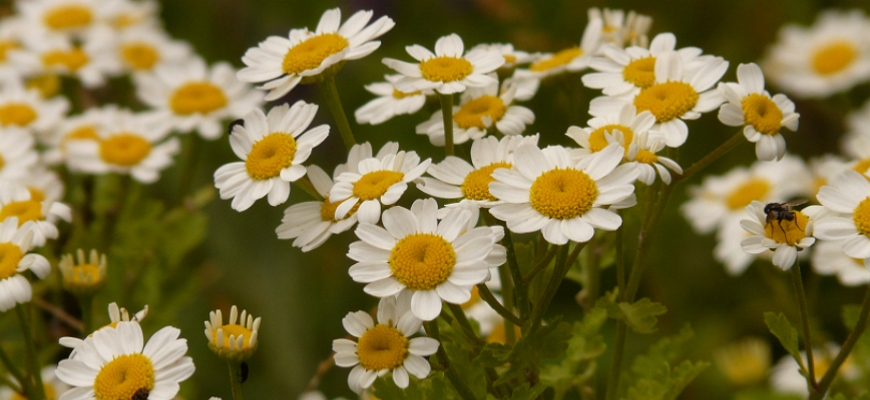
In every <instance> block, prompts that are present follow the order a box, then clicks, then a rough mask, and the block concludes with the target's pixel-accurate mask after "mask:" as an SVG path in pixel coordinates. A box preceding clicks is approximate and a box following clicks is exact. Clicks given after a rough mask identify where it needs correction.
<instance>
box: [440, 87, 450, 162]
mask: <svg viewBox="0 0 870 400" xmlns="http://www.w3.org/2000/svg"><path fill="white" fill-rule="evenodd" d="M438 99H440V100H441V118H442V119H443V121H444V155H447V156H452V155H453V93H450V94H441V93H439V94H438Z"/></svg>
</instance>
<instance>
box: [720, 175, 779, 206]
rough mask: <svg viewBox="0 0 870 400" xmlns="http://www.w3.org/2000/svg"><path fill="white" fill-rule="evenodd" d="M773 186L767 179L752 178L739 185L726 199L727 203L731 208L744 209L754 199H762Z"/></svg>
mask: <svg viewBox="0 0 870 400" xmlns="http://www.w3.org/2000/svg"><path fill="white" fill-rule="evenodd" d="M771 188H773V186H772V185H771V184H770V182H768V181H767V180H766V179H761V178H752V179H750V180H748V181H746V182H745V183H743V184H742V185H740V186H738V187H737V188H735V189H734V191H732V192H731V194H729V195H728V197H727V198H726V199H725V204H727V205H728V208H729V209H731V210H735V211H736V210H742V209H744V208H746V206H748V205H749V204H750V203H752V201H753V200H759V201H760V200H761V199H763V198H764V196H767V193H768V192H770V189H771Z"/></svg>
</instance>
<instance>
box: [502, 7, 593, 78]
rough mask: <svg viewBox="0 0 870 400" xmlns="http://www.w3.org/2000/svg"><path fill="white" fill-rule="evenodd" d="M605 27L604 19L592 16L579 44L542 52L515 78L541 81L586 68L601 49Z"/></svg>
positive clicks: (519, 70) (518, 72) (520, 70)
mask: <svg viewBox="0 0 870 400" xmlns="http://www.w3.org/2000/svg"><path fill="white" fill-rule="evenodd" d="M603 29H604V21H603V20H602V19H601V18H590V19H589V23H588V24H587V25H586V29H585V30H584V31H583V37H582V38H581V39H580V45H579V46H573V47H569V48H567V49H564V50H560V51H558V52H556V53H549V54H541V55H540V56H539V57H538V59H537V60H536V61H535V62H533V63H532V64H531V65H529V68H528V69H518V70H517V71H516V73H515V74H514V78H515V79H517V80H529V79H531V80H538V81H540V80H541V79H544V78H546V77H550V76H555V75H559V74H562V73H566V72H578V71H582V70H584V69H586V68H587V67H588V66H589V62H590V60H592V57H593V56H594V55H596V54H597V53H598V51H599V46H600V45H601V34H602V32H603Z"/></svg>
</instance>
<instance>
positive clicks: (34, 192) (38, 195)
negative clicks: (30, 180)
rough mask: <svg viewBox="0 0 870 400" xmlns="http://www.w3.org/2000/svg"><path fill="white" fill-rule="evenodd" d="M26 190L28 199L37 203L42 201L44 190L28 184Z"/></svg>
mask: <svg viewBox="0 0 870 400" xmlns="http://www.w3.org/2000/svg"><path fill="white" fill-rule="evenodd" d="M27 191H28V192H30V200H33V201H35V202H37V203H42V201H43V200H45V192H43V191H42V190H39V188H36V187H33V186H28V187H27Z"/></svg>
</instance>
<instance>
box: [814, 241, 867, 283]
mask: <svg viewBox="0 0 870 400" xmlns="http://www.w3.org/2000/svg"><path fill="white" fill-rule="evenodd" d="M812 265H813V271H816V272H817V273H818V274H819V275H836V276H837V279H838V280H839V281H840V283H842V284H843V285H845V286H861V285H866V284H867V283H870V269H867V267H865V266H864V260H862V259H860V258H852V257H849V256H847V255H846V253H843V242H842V241H839V240H819V242H818V243H816V245H815V247H814V249H813V257H812Z"/></svg>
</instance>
